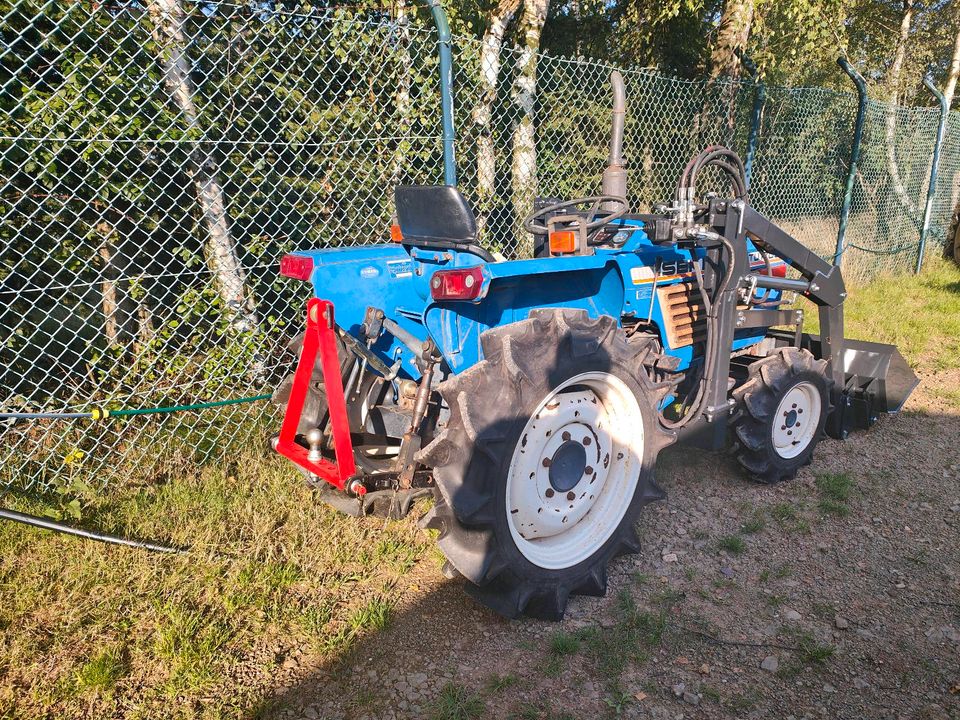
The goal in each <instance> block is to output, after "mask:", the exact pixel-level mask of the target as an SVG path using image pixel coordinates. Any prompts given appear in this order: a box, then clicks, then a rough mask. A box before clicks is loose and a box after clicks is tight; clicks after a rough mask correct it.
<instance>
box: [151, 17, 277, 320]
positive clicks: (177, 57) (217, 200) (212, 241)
mask: <svg viewBox="0 0 960 720" xmlns="http://www.w3.org/2000/svg"><path fill="white" fill-rule="evenodd" d="M148 2H149V4H148V9H149V13H150V17H151V18H152V20H153V36H154V40H155V42H156V43H157V46H158V50H159V54H160V62H161V66H162V68H163V79H164V84H165V86H166V88H167V92H168V93H169V94H170V98H171V100H172V102H173V104H174V106H175V107H176V108H177V109H178V110H179V111H180V112H181V113H182V114H183V117H184V118H185V119H186V121H187V125H188V127H189V129H190V130H194V129H195V128H197V127H198V124H199V123H198V120H199V118H198V113H197V107H196V105H195V104H194V102H193V95H194V89H193V82H192V81H191V79H190V60H189V58H188V57H187V50H186V48H187V40H186V36H185V34H184V24H185V21H186V18H185V15H184V12H183V7H182V6H181V5H180V0H148ZM187 173H188V175H189V176H190V179H191V180H192V181H193V183H194V186H195V188H196V193H197V201H198V202H199V203H200V210H201V212H202V214H203V222H204V225H205V226H206V229H207V243H206V246H205V254H206V257H207V263H208V264H209V266H210V270H211V271H212V272H213V278H214V284H215V286H216V288H217V292H218V294H219V295H220V298H221V300H222V301H223V304H224V306H225V307H226V308H227V309H228V313H229V315H230V317H231V319H232V324H233V326H234V328H235V329H237V330H252V329H254V328H255V327H256V325H257V322H258V321H257V317H256V313H255V310H254V306H253V301H252V299H251V298H250V297H249V293H248V292H247V287H246V273H245V272H244V270H243V266H242V265H241V264H240V260H239V258H238V257H237V252H236V248H235V246H234V242H233V237H232V236H231V234H230V225H229V222H228V221H227V211H226V203H225V201H224V196H223V187H222V186H221V185H220V181H219V179H218V178H217V165H216V161H215V159H214V157H213V155H212V153H211V152H210V151H209V150H208V149H207V148H205V147H204V146H203V145H202V144H198V145H197V147H196V149H195V150H194V152H193V153H191V155H190V163H189V166H188V168H187Z"/></svg>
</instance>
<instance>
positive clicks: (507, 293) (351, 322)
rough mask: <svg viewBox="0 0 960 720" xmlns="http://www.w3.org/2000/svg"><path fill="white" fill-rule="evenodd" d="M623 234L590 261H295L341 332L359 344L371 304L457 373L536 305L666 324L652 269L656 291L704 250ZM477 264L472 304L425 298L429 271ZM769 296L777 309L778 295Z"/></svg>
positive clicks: (449, 256)
mask: <svg viewBox="0 0 960 720" xmlns="http://www.w3.org/2000/svg"><path fill="white" fill-rule="evenodd" d="M622 232H623V233H624V236H625V240H626V241H625V242H624V244H623V246H622V247H620V248H617V249H605V248H597V250H596V254H594V255H587V256H567V257H556V258H541V259H530V260H511V261H506V262H499V263H486V262H484V261H483V260H482V259H481V258H480V257H478V256H476V255H473V254H471V253H468V252H461V251H458V250H452V249H443V250H438V249H435V248H418V247H409V248H408V247H405V246H403V245H398V244H394V243H390V244H383V245H369V246H363V247H350V248H336V249H330V250H311V251H302V252H299V253H297V254H299V255H304V256H308V257H311V258H312V259H313V262H314V270H313V274H312V275H311V278H310V280H311V283H312V284H313V288H314V293H315V295H316V296H317V297H319V298H324V299H326V300H329V301H331V302H332V303H333V304H334V308H335V314H336V321H337V323H338V324H339V325H340V326H341V327H342V328H344V329H345V330H346V331H347V332H349V333H351V334H353V335H355V336H358V337H359V335H360V332H359V331H360V325H361V323H362V322H363V319H364V314H365V312H366V309H367V307H368V306H375V307H377V308H379V309H381V310H383V311H384V312H385V313H386V315H387V317H389V318H392V319H393V320H395V321H396V322H397V323H398V324H400V325H401V326H402V327H403V328H404V329H406V330H407V331H409V332H410V333H411V334H413V335H414V336H415V337H417V338H419V339H420V340H426V339H427V338H428V337H432V338H433V340H434V342H435V343H436V344H437V346H438V347H439V349H440V351H441V353H442V354H443V357H444V359H445V360H446V362H447V364H448V365H449V367H450V369H451V370H452V371H453V372H455V373H459V372H463V371H464V370H466V369H468V368H470V367H471V366H473V365H475V364H476V363H477V362H479V361H480V360H482V359H483V352H482V349H481V346H480V335H481V334H482V333H483V332H484V331H485V330H487V329H489V328H492V327H496V326H499V325H504V324H508V323H514V322H518V321H520V320H524V319H526V318H527V316H528V315H529V313H530V311H531V310H533V309H535V308H551V307H557V308H560V307H563V308H579V309H582V310H585V311H586V312H587V313H588V314H589V315H590V316H591V317H599V316H600V315H609V316H610V317H613V318H615V319H616V320H617V322H618V323H619V322H621V321H622V319H623V318H624V317H636V318H639V319H643V320H645V319H646V318H647V317H648V316H649V317H650V319H651V321H652V322H653V323H654V325H656V327H657V328H662V327H664V321H663V313H662V311H661V308H660V304H659V301H658V299H657V297H656V296H655V294H654V292H653V278H654V268H656V267H658V266H659V267H661V268H662V270H661V272H660V273H659V277H658V281H657V287H665V286H668V285H673V284H677V283H680V282H685V281H689V280H690V276H691V271H692V265H691V263H692V262H695V261H697V260H699V259H700V257H702V252H703V251H699V250H694V251H690V250H685V249H680V248H676V247H674V246H669V245H668V246H657V245H653V244H652V243H651V242H650V240H649V239H648V238H647V235H646V233H645V232H644V231H643V229H642V228H641V227H640V226H639V225H636V226H635V227H633V228H631V230H630V231H627V230H625V231H622ZM750 250H751V253H752V254H751V261H752V263H753V264H754V265H758V264H760V263H761V261H760V260H759V255H756V254H754V253H753V250H754V249H753V248H752V246H751V248H750ZM698 253H699V254H698ZM474 266H481V267H482V271H483V282H482V284H481V292H480V296H479V297H478V299H477V300H475V301H460V302H435V301H434V300H433V299H432V298H431V296H430V278H431V276H432V275H433V273H434V272H436V271H437V270H445V269H446V270H449V269H451V268H460V267H474ZM769 299H770V306H775V304H776V303H777V302H778V301H779V299H780V296H779V294H772V295H771V296H770V298H769ZM651 303H652V306H651ZM765 334H766V333H765V331H764V330H762V329H757V330H750V331H745V332H741V333H738V334H737V336H736V339H735V341H734V344H733V348H732V349H733V350H738V349H741V348H743V347H747V346H749V345H752V344H753V343H755V342H758V341H759V340H761V339H762V338H763V337H764V335H765ZM666 340H667V338H666V337H665V336H664V337H661V342H662V344H663V348H664V351H665V352H667V353H669V354H671V355H673V356H675V357H677V358H678V359H679V360H680V368H681V369H684V368H686V367H688V366H689V365H690V364H691V362H693V361H694V357H693V347H692V346H684V347H676V348H674V347H670V346H669V344H668V343H667V342H666ZM373 350H374V351H375V352H376V353H378V354H379V355H380V356H381V358H382V359H383V360H384V361H385V362H387V363H388V364H393V363H394V362H395V361H396V360H398V359H399V360H400V361H401V374H402V375H404V376H406V377H410V378H413V379H416V378H418V377H419V376H420V371H419V370H418V368H417V367H416V365H415V363H414V360H415V358H413V356H412V353H411V352H410V350H409V349H408V348H406V347H405V346H404V345H403V344H402V343H400V342H399V341H397V340H396V339H394V338H393V336H392V335H390V334H388V333H384V335H382V336H381V337H380V339H379V340H378V341H377V342H376V343H375V344H374V346H373Z"/></svg>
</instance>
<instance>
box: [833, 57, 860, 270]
mask: <svg viewBox="0 0 960 720" xmlns="http://www.w3.org/2000/svg"><path fill="white" fill-rule="evenodd" d="M837 65H839V66H840V67H841V68H842V69H843V71H844V72H845V73H846V74H847V75H848V76H849V77H850V79H851V80H853V82H854V83H856V85H857V96H858V98H859V106H858V107H857V121H856V123H855V124H854V126H853V145H852V147H851V148H850V172H849V173H847V188H846V190H845V191H844V193H843V207H842V208H841V209H840V230H839V231H838V232H837V252H836V253H835V254H834V256H833V264H834V265H839V264H840V262H841V260H842V258H843V239H844V237H845V236H846V234H847V223H848V222H849V221H850V203H851V202H852V201H853V183H854V180H856V177H857V162H859V160H860V142H861V140H863V121H864V118H866V115H867V83H866V81H865V80H864V79H863V75H861V74H860V73H858V72H857V71H856V70H855V69H854V67H853V66H852V65H851V64H850V63H849V62H847V59H846V58H845V57H838V58H837Z"/></svg>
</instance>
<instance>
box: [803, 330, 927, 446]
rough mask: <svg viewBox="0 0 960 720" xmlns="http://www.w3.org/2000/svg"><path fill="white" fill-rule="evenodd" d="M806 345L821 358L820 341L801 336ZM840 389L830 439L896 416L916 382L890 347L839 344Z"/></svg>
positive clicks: (829, 426) (846, 341)
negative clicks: (884, 415)
mask: <svg viewBox="0 0 960 720" xmlns="http://www.w3.org/2000/svg"><path fill="white" fill-rule="evenodd" d="M805 340H806V343H805V344H806V345H807V346H808V347H809V349H810V350H811V351H812V352H813V354H814V355H815V356H816V357H821V352H820V338H819V337H818V336H816V335H808V336H806V337H805ZM843 345H844V351H843V373H844V377H845V378H846V382H845V384H844V386H843V388H837V389H835V396H834V399H835V403H836V405H837V407H836V409H835V411H834V417H832V418H831V422H828V423H827V431H828V432H829V433H830V435H833V436H834V437H841V438H842V437H846V436H847V434H848V433H849V432H850V431H851V430H864V429H866V428H869V427H870V426H871V425H873V424H874V423H875V422H876V421H877V418H878V417H879V416H880V413H890V414H893V413H897V412H899V411H900V409H901V408H902V407H903V405H904V403H905V402H906V401H907V398H909V397H910V394H911V393H912V392H913V389H914V388H915V387H916V386H917V385H918V384H919V383H920V379H919V378H918V377H917V376H916V375H915V374H914V372H913V370H911V369H910V366H909V365H908V364H907V361H906V360H904V358H903V355H901V354H900V351H899V350H897V348H896V346H894V345H885V344H883V343H875V342H867V341H866V340H850V339H844V341H843Z"/></svg>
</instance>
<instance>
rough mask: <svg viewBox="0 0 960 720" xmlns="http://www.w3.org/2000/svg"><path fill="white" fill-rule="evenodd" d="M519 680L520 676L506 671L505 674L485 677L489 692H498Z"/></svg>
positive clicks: (510, 686)
mask: <svg viewBox="0 0 960 720" xmlns="http://www.w3.org/2000/svg"><path fill="white" fill-rule="evenodd" d="M519 682H520V678H518V677H517V676H516V675H513V674H512V673H508V674H506V675H491V676H490V677H489V678H488V679H487V689H488V690H490V692H495V693H499V692H503V691H504V690H507V689H508V688H512V687H513V686H514V685H516V684H517V683H519Z"/></svg>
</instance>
